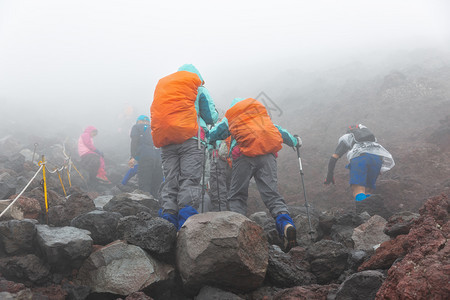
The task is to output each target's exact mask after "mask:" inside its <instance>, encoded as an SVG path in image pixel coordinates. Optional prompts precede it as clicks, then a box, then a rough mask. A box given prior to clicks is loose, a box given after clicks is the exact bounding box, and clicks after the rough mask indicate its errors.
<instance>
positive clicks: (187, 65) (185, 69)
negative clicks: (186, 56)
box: [178, 64, 205, 84]
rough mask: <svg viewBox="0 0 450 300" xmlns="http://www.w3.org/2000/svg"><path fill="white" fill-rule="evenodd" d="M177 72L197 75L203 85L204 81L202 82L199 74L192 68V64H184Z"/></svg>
mask: <svg viewBox="0 0 450 300" xmlns="http://www.w3.org/2000/svg"><path fill="white" fill-rule="evenodd" d="M178 71H187V72H191V73H195V74H197V75H198V78H200V80H201V81H202V84H205V81H204V80H203V77H202V75H201V74H200V72H199V71H198V70H197V68H196V67H194V65H192V64H185V65H182V66H181V67H180V68H179V69H178Z"/></svg>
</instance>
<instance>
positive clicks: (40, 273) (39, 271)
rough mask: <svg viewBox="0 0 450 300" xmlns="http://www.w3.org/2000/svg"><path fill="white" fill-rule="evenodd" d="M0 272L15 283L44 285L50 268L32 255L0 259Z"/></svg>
mask: <svg viewBox="0 0 450 300" xmlns="http://www.w3.org/2000/svg"><path fill="white" fill-rule="evenodd" d="M0 272H1V274H2V275H3V276H4V277H5V278H6V279H8V280H11V281H15V282H32V283H37V284H39V283H41V284H42V283H44V282H45V281H47V279H48V276H49V274H50V267H49V266H48V265H47V264H45V263H44V262H43V261H42V260H41V259H40V258H39V257H37V256H36V255H34V254H27V255H25V256H13V257H7V258H2V259H0Z"/></svg>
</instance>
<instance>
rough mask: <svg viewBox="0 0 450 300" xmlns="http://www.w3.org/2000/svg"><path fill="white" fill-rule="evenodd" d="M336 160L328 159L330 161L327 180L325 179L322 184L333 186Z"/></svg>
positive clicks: (333, 158)
mask: <svg viewBox="0 0 450 300" xmlns="http://www.w3.org/2000/svg"><path fill="white" fill-rule="evenodd" d="M337 160H338V159H337V158H335V157H333V156H332V157H330V161H329V162H328V174H327V179H325V182H324V183H323V184H326V185H328V184H330V183H332V184H334V167H335V166H336V162H337Z"/></svg>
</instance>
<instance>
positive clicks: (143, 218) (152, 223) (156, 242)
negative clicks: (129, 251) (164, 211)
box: [117, 212, 177, 254]
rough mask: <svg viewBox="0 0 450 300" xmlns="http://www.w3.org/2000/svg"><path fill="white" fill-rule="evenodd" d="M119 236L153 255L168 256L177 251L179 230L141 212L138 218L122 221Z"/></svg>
mask: <svg viewBox="0 0 450 300" xmlns="http://www.w3.org/2000/svg"><path fill="white" fill-rule="evenodd" d="M117 235H118V237H119V238H120V239H124V240H126V241H127V242H128V243H130V244H133V245H136V246H139V247H141V248H142V249H145V250H148V251H150V252H152V253H156V254H166V253H170V252H172V251H173V250H174V249H175V241H176V238H177V230H176V229H175V226H173V224H172V223H170V222H169V221H167V220H165V219H162V218H159V217H156V218H152V216H151V215H150V214H149V213H146V212H140V213H138V214H137V215H136V216H128V217H124V218H122V219H120V221H119V224H118V226H117ZM172 253H173V252H172Z"/></svg>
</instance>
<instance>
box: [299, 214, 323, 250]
mask: <svg viewBox="0 0 450 300" xmlns="http://www.w3.org/2000/svg"><path fill="white" fill-rule="evenodd" d="M309 217H310V220H311V229H310V227H309V221H308V215H307V214H306V213H304V214H299V215H297V216H295V217H294V218H293V221H294V224H295V227H296V228H297V243H298V244H299V246H304V247H305V246H308V245H311V244H312V243H314V242H315V241H317V240H319V239H320V238H321V237H322V236H323V232H322V229H321V228H320V226H319V218H318V217H317V216H316V215H315V214H312V213H310V215H309Z"/></svg>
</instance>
